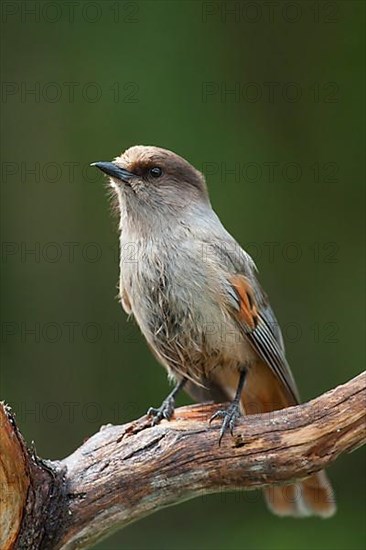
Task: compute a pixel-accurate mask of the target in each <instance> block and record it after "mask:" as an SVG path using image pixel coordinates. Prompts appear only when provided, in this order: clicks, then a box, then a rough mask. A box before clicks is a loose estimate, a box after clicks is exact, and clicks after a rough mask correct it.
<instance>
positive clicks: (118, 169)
mask: <svg viewBox="0 0 366 550" xmlns="http://www.w3.org/2000/svg"><path fill="white" fill-rule="evenodd" d="M92 166H95V167H96V168H98V169H99V170H101V171H102V172H103V173H104V174H106V175H107V176H108V178H109V185H110V187H111V189H112V193H113V195H114V196H115V198H116V199H117V209H118V212H119V232H120V241H119V246H120V278H119V297H120V301H121V304H122V307H123V309H124V310H125V312H126V313H127V314H128V315H133V317H134V318H135V320H136V322H137V324H138V326H139V327H140V330H141V332H142V334H143V335H144V337H145V339H146V341H147V344H148V346H149V347H150V349H151V350H152V352H153V354H154V355H155V357H156V359H157V360H158V361H159V362H160V363H161V364H162V365H163V366H164V367H165V369H166V370H167V373H168V377H169V379H170V381H171V382H174V388H173V390H172V391H171V392H170V393H169V395H168V396H167V397H166V398H165V399H164V400H163V402H162V404H161V406H159V407H150V409H149V410H148V414H149V416H150V417H151V419H152V424H157V423H159V422H160V421H161V420H162V419H167V420H169V419H171V417H172V416H173V414H174V407H175V400H176V396H177V394H178V393H179V391H180V390H182V389H183V388H184V390H185V391H186V392H187V393H188V394H189V395H190V396H191V397H192V398H193V399H194V400H195V401H198V402H204V401H208V400H211V401H212V400H213V401H214V402H216V403H227V402H229V405H228V406H226V407H224V408H222V409H219V410H218V411H217V412H216V413H215V414H214V415H213V417H212V418H211V420H210V422H212V421H214V420H218V419H221V422H222V424H221V430H220V437H219V444H221V442H222V440H223V438H224V435H225V434H226V433H227V432H229V433H231V434H233V430H234V428H235V423H236V421H237V419H238V418H239V417H240V416H241V415H250V414H259V413H265V412H270V411H273V410H280V409H283V408H286V407H290V406H294V405H297V404H299V403H300V397H299V392H298V389H297V386H296V383H295V380H294V377H293V375H292V373H291V370H290V367H289V365H288V362H287V359H286V355H285V348H284V341H283V337H282V334H281V329H280V327H279V324H278V322H277V319H276V317H275V314H274V312H273V310H272V308H271V306H270V303H269V299H268V296H267V294H266V293H265V292H264V290H263V289H262V287H261V285H260V283H259V281H258V273H257V268H256V266H255V263H254V261H253V260H252V258H251V257H250V255H249V254H248V253H247V252H245V250H243V248H242V247H241V246H240V245H239V244H238V242H237V241H236V240H235V239H234V237H232V236H231V234H230V233H229V232H228V231H227V230H226V229H225V227H224V226H223V224H222V223H221V221H220V219H219V217H218V215H217V214H216V212H215V211H214V209H213V208H212V205H211V202H210V198H209V193H208V188H207V184H206V180H205V177H204V175H203V174H202V173H201V172H200V171H199V170H197V169H196V168H195V167H194V166H193V165H192V164H190V163H189V162H188V161H187V160H185V159H184V158H183V157H181V156H179V155H178V154H176V153H174V152H172V151H170V150H167V149H164V148H161V147H155V146H143V145H135V146H132V147H129V148H128V149H126V150H125V151H124V152H122V153H121V155H119V156H117V157H115V158H114V160H113V161H110V162H109V161H98V162H94V163H92ZM264 493H265V498H266V501H267V505H268V506H269V508H270V510H271V511H272V512H274V513H275V514H277V515H280V516H294V517H302V516H309V515H316V516H320V517H324V518H325V517H330V516H332V515H333V514H334V512H335V510H336V505H335V498H334V494H333V490H332V487H331V484H330V482H329V480H328V478H327V476H326V474H325V472H324V471H320V472H316V473H313V474H312V475H310V476H309V477H307V478H305V479H303V480H301V481H294V482H293V483H291V484H289V485H287V486H271V487H268V488H265V489H264Z"/></svg>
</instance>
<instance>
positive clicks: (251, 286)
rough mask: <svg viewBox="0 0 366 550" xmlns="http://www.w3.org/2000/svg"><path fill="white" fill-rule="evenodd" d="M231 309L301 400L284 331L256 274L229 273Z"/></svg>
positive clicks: (295, 397) (254, 344) (296, 399)
mask: <svg viewBox="0 0 366 550" xmlns="http://www.w3.org/2000/svg"><path fill="white" fill-rule="evenodd" d="M227 283H228V286H227V297H228V301H227V303H228V305H229V311H230V313H231V315H232V316H233V318H234V319H235V320H236V322H237V323H238V325H239V327H240V329H241V330H242V332H243V334H244V335H245V337H246V338H247V339H248V340H249V342H250V344H251V345H252V347H253V348H254V350H255V351H256V352H257V353H258V355H259V356H260V357H261V359H263V361H264V362H265V363H266V364H267V365H268V366H269V367H270V369H271V370H272V372H273V373H274V374H275V375H276V377H277V378H278V380H280V381H281V383H282V385H283V386H284V387H285V388H286V390H287V392H288V394H289V396H290V397H291V398H292V400H293V401H294V404H295V403H298V402H299V401H300V398H299V394H298V390H297V387H296V383H295V380H294V378H293V376H292V373H291V370H290V367H289V365H288V363H287V361H286V358H285V352H284V347H283V341H282V336H281V331H280V329H279V326H278V323H277V321H276V318H275V316H274V314H273V312H272V309H271V308H270V306H269V304H268V302H267V301H266V296H265V294H264V293H263V291H261V289H260V287H259V283H258V282H257V281H256V280H255V278H254V275H253V276H252V277H251V278H249V277H247V276H245V275H242V274H235V275H232V276H229V277H228V280H227Z"/></svg>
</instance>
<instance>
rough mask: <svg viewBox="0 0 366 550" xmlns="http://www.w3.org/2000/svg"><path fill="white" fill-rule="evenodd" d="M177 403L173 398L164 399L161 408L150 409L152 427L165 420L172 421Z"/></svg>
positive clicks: (148, 412)
mask: <svg viewBox="0 0 366 550" xmlns="http://www.w3.org/2000/svg"><path fill="white" fill-rule="evenodd" d="M174 407H175V401H174V399H173V398H172V397H167V398H166V399H164V401H163V402H162V404H161V405H160V407H158V408H155V407H150V408H149V410H148V411H147V415H148V416H150V417H152V425H153V426H156V424H159V422H160V421H161V420H163V418H165V419H166V420H170V419H171V417H172V416H173V413H174Z"/></svg>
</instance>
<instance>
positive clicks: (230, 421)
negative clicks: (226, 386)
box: [210, 401, 241, 445]
mask: <svg viewBox="0 0 366 550" xmlns="http://www.w3.org/2000/svg"><path fill="white" fill-rule="evenodd" d="M240 416H241V412H240V403H239V402H237V401H233V402H232V403H230V405H229V406H228V408H227V409H220V410H219V411H217V412H215V414H213V415H212V416H211V418H210V424H211V422H212V421H213V420H215V418H223V419H224V420H223V423H222V426H221V430H220V437H219V445H221V440H222V438H223V437H224V435H225V432H226V431H227V430H229V431H230V434H231V435H234V433H233V432H234V426H235V424H236V421H237V419H238V418H239V417H240Z"/></svg>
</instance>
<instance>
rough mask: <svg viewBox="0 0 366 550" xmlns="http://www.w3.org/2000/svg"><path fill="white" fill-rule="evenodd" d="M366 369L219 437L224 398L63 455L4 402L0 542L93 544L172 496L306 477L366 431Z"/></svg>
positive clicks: (103, 435)
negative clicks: (44, 453)
mask: <svg viewBox="0 0 366 550" xmlns="http://www.w3.org/2000/svg"><path fill="white" fill-rule="evenodd" d="M365 404H366V373H363V374H361V375H359V376H357V377H356V378H354V379H353V380H351V381H350V382H348V383H347V384H345V385H343V386H339V387H338V388H336V389H334V390H331V391H330V392H328V393H326V394H324V395H322V396H321V397H318V398H317V399H314V400H313V401H311V402H309V403H306V404H304V405H300V406H297V407H291V408H289V409H285V410H282V411H277V412H274V413H271V414H263V415H255V416H249V417H246V418H243V419H241V420H240V422H239V423H238V425H237V428H236V430H235V436H234V437H233V438H232V437H230V436H229V435H228V436H225V437H224V439H223V442H222V445H221V447H219V446H218V433H219V428H220V423H214V424H213V425H212V426H209V425H208V423H207V421H208V418H209V417H210V416H211V415H212V414H213V412H215V411H216V410H217V408H218V406H217V405H212V404H209V405H194V406H190V407H182V408H180V409H177V410H176V413H175V417H174V419H173V420H171V421H170V422H166V421H163V422H162V423H161V424H160V425H159V426H155V427H150V421H149V420H148V419H147V418H146V417H143V418H141V419H140V420H137V421H135V422H131V423H129V424H126V425H124V426H106V427H102V428H101V430H100V431H99V432H98V433H97V434H95V435H94V436H93V437H91V438H90V439H88V440H87V441H86V442H85V443H84V444H83V445H82V446H81V447H80V448H79V449H77V450H76V451H75V452H74V453H73V454H72V455H71V456H69V457H68V458H65V459H64V460H62V461H60V462H50V461H44V460H41V459H39V458H38V457H36V456H35V454H34V453H33V452H32V451H30V450H28V449H27V448H26V446H25V444H24V441H23V439H22V437H21V435H20V433H19V431H18V430H17V428H16V425H15V422H14V418H13V416H12V415H11V412H10V410H9V409H7V408H6V407H2V409H1V411H0V412H1V415H2V417H1V418H2V420H1V426H0V435H1V463H0V466H1V468H0V483H1V487H2V492H3V503H2V510H1V524H0V525H1V528H2V539H1V542H0V547H1V548H4V549H10V548H27V550H29V549H50V548H54V549H72V548H86V547H90V546H91V545H93V544H94V543H95V542H96V541H97V540H99V539H100V538H101V537H103V536H106V535H107V534H108V533H109V532H111V531H112V530H116V529H119V528H122V527H124V526H125V525H127V524H128V523H131V522H133V521H136V520H138V519H140V518H142V517H144V516H146V515H147V514H151V513H152V512H154V511H156V510H158V509H159V508H161V507H163V506H169V505H171V504H178V503H179V502H181V501H183V500H185V499H188V498H192V497H195V496H197V495H202V494H205V493H213V492H217V491H221V490H235V489H254V488H259V487H264V486H265V485H268V484H274V483H283V482H287V481H290V480H293V479H298V478H303V477H306V476H307V475H309V474H311V473H313V472H315V471H317V470H320V469H322V468H324V467H326V466H327V465H329V464H330V463H332V462H333V461H334V460H335V459H336V458H337V457H338V456H339V455H340V454H342V453H346V452H350V451H353V450H354V449H355V448H357V447H359V446H360V445H362V444H363V443H365V440H366V429H365V428H366V426H365V414H366V412H365V411H366V407H365Z"/></svg>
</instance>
